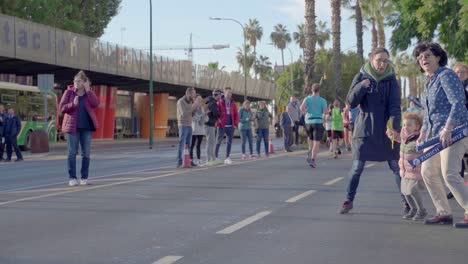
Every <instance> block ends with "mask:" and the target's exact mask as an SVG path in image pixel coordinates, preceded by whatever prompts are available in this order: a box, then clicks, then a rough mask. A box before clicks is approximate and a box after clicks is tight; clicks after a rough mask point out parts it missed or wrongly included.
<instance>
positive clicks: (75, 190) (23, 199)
mask: <svg viewBox="0 0 468 264" xmlns="http://www.w3.org/2000/svg"><path fill="white" fill-rule="evenodd" d="M287 154H289V153H287ZM285 155H286V154H279V155H276V156H272V157H271V158H279V157H283V156H285ZM262 160H263V159H260V160H258V159H252V160H248V161H244V162H242V163H234V164H232V165H220V166H215V167H203V168H196V169H187V170H181V171H179V172H174V173H167V174H163V175H158V176H152V177H141V178H138V179H135V180H128V181H120V182H116V183H110V184H105V185H98V186H86V187H80V186H79V187H75V188H71V187H69V188H70V190H69V191H63V192H56V193H50V194H44V195H39V196H32V197H25V198H21V199H16V200H10V201H5V202H1V203H0V206H1V205H5V204H12V203H17V202H23V201H30V200H37V199H41V198H47V197H53V196H58V195H62V194H68V193H75V192H81V191H85V190H95V189H101V188H105V187H112V186H118V185H123V184H127V183H134V182H140V181H146V180H153V179H159V178H165V177H169V176H173V175H180V174H184V173H187V172H190V171H193V170H198V171H199V170H208V169H211V168H221V167H227V166H236V165H241V164H246V163H251V162H256V161H262ZM265 160H266V159H265ZM159 168H161V169H163V168H173V166H165V167H159ZM155 169H158V168H150V169H144V170H138V171H133V172H132V171H130V172H123V173H115V174H109V175H103V176H99V177H94V178H93V179H97V178H104V177H111V176H116V175H122V174H129V173H138V172H142V171H150V170H155ZM156 173H157V172H156ZM65 183H67V182H58V183H50V184H43V185H37V186H31V187H25V188H19V189H12V190H5V191H0V194H4V193H9V192H13V191H21V190H29V189H33V188H40V187H45V186H52V185H57V184H65Z"/></svg>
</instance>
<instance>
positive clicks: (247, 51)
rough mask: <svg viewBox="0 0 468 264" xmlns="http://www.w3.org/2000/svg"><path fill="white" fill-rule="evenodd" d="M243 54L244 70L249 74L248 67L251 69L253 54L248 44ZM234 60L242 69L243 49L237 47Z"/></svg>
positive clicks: (253, 59)
mask: <svg viewBox="0 0 468 264" xmlns="http://www.w3.org/2000/svg"><path fill="white" fill-rule="evenodd" d="M244 48H245V54H246V58H247V60H246V64H245V67H246V68H245V71H246V72H247V75H250V69H252V65H253V64H254V61H255V55H254V54H253V52H252V51H251V48H250V45H248V44H247V45H246V46H245V47H244ZM236 60H237V63H239V66H240V67H241V68H242V70H244V49H242V48H238V49H237V55H236Z"/></svg>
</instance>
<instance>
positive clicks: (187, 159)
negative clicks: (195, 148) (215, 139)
mask: <svg viewBox="0 0 468 264" xmlns="http://www.w3.org/2000/svg"><path fill="white" fill-rule="evenodd" d="M182 168H192V161H191V160H190V154H189V146H188V144H185V148H184V160H183V161H182Z"/></svg>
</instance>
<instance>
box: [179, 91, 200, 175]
mask: <svg viewBox="0 0 468 264" xmlns="http://www.w3.org/2000/svg"><path fill="white" fill-rule="evenodd" d="M196 96H197V93H196V91H195V88H193V87H189V88H187V90H186V91H185V96H183V97H182V98H180V99H179V101H177V125H178V127H179V149H178V151H177V168H179V167H181V166H182V153H183V150H184V145H189V146H190V144H191V141H192V116H193V114H194V113H195V111H196V110H197V107H199V106H200V103H198V102H195V98H196Z"/></svg>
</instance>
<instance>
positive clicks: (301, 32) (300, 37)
mask: <svg viewBox="0 0 468 264" xmlns="http://www.w3.org/2000/svg"><path fill="white" fill-rule="evenodd" d="M305 35H306V34H305V25H304V23H302V24H299V25H297V31H296V32H293V39H294V41H295V42H296V44H297V45H298V46H299V48H301V49H302V54H304V49H305Z"/></svg>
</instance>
